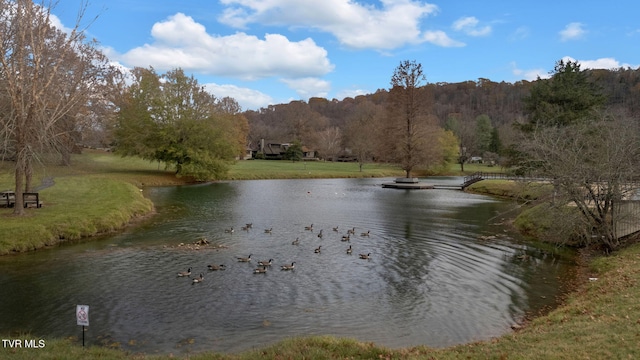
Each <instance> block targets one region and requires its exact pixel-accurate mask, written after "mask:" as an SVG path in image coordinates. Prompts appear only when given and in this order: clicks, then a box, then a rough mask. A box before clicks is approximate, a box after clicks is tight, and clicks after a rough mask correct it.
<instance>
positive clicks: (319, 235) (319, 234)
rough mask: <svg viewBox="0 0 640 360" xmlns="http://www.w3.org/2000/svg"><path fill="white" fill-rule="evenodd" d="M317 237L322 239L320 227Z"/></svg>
mask: <svg viewBox="0 0 640 360" xmlns="http://www.w3.org/2000/svg"><path fill="white" fill-rule="evenodd" d="M318 237H319V238H320V239H322V229H320V232H319V233H318Z"/></svg>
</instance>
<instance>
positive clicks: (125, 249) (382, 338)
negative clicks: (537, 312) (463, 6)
mask: <svg viewBox="0 0 640 360" xmlns="http://www.w3.org/2000/svg"><path fill="white" fill-rule="evenodd" d="M447 181H448V180H447ZM381 182H382V181H381V180H379V179H351V180H344V179H335V180H310V181H290V180H280V181H247V182H231V183H225V184H209V185H201V186H196V187H176V188H162V189H153V191H149V192H147V193H148V194H150V196H152V197H153V199H154V202H156V204H158V208H159V209H160V211H161V213H160V214H159V215H158V216H157V217H156V218H155V219H152V220H151V221H150V222H148V223H145V224H144V225H143V226H140V227H138V228H135V229H131V230H130V231H127V232H126V233H123V234H119V235H116V236H112V237H108V238H105V240H103V241H96V242H93V243H84V244H79V245H76V246H68V247H61V248H59V249H54V250H51V251H47V252H40V253H38V254H35V256H31V257H29V256H30V255H26V256H17V257H15V259H16V261H14V262H9V261H3V260H4V259H0V270H1V271H0V274H3V275H2V276H1V277H0V286H2V288H3V291H4V289H7V291H9V292H11V293H15V294H16V297H18V298H19V301H18V300H15V299H14V300H12V299H8V298H7V297H2V298H0V318H2V319H3V321H2V322H0V331H2V330H4V331H8V330H10V329H15V328H18V327H29V328H30V329H36V330H37V331H36V333H39V332H42V333H44V334H45V335H47V336H69V335H70V334H75V333H77V328H76V326H75V323H74V322H73V321H70V320H69V319H70V318H71V319H72V318H73V311H74V308H75V305H76V304H81V303H82V304H89V305H90V306H91V311H90V318H91V320H90V321H91V327H90V334H91V335H92V336H93V338H97V337H98V336H99V335H104V336H107V335H108V336H109V337H108V338H109V339H112V340H113V341H117V342H120V343H121V344H122V345H123V346H124V347H125V348H128V349H131V350H133V351H148V352H158V351H159V352H173V351H187V350H190V351H196V350H204V349H210V350H215V351H222V352H227V351H238V350H243V349H246V348H248V347H253V346H260V345H263V344H268V343H272V342H274V341H277V340H280V339H282V338H286V337H290V336H299V335H315V334H332V335H338V336H348V337H353V338H356V339H360V340H363V341H375V342H378V343H380V344H381V345H385V346H391V347H403V346H412V345H420V344H425V345H429V346H446V345H450V344H454V343H460V342H467V341H472V340H475V339H482V338H488V337H491V336H494V335H497V334H500V333H502V332H504V331H506V329H508V326H509V325H510V324H511V323H512V322H513V321H514V320H515V319H516V318H517V317H518V316H519V315H521V314H522V313H523V312H524V311H526V310H528V308H527V306H528V304H529V300H528V299H529V298H531V296H532V295H531V289H530V288H529V287H528V286H527V279H528V278H531V276H532V274H533V273H534V272H542V273H544V272H547V273H546V275H543V276H549V277H550V278H557V275H558V273H559V272H561V271H562V269H560V268H558V265H557V263H555V264H554V265H551V263H550V261H548V260H546V259H544V258H542V257H541V258H540V259H539V260H538V261H539V262H538V263H537V265H536V266H527V264H522V263H519V262H517V261H513V259H514V258H516V255H515V254H517V253H518V252H520V251H523V247H524V248H525V249H526V247H525V246H524V245H522V244H515V243H513V242H510V240H509V238H508V237H503V238H500V239H496V240H492V241H478V240H477V238H478V237H479V236H480V235H483V234H486V233H487V232H488V231H492V229H494V228H490V227H488V225H487V223H489V220H490V219H491V218H493V217H495V216H496V213H497V212H499V211H501V209H502V210H504V209H506V208H507V207H508V206H509V205H508V204H505V203H502V202H499V201H495V200H492V199H490V198H487V197H482V196H477V195H471V194H465V193H462V192H452V191H418V192H409V191H396V190H389V189H382V188H381V187H380V186H379V183H381ZM162 209H168V210H169V213H168V215H167V214H163V213H162ZM249 222H251V223H253V228H252V229H250V230H249V231H243V230H240V228H241V226H243V225H244V224H246V223H249ZM312 223H313V229H314V230H313V231H307V230H304V227H305V226H309V225H310V224H312ZM231 226H233V227H234V228H235V232H234V233H233V234H229V233H225V232H224V229H226V228H229V227H231ZM336 226H338V231H333V230H332V229H333V227H336ZM354 227H355V234H353V235H351V237H350V241H349V242H346V241H341V238H342V236H343V235H347V230H348V229H352V228H354ZM268 228H273V231H272V233H271V234H267V233H265V232H264V229H268ZM321 229H322V230H323V235H324V236H323V237H322V238H319V237H318V236H317V234H318V232H319V231H320V230H321ZM496 230H499V229H496ZM367 231H370V235H369V236H361V235H360V234H361V233H362V232H367ZM199 237H206V238H207V239H209V240H210V241H211V242H212V244H213V245H212V246H210V247H206V246H205V247H202V248H201V249H200V250H190V249H185V248H183V247H178V246H177V244H179V243H190V242H193V241H195V240H196V239H197V238H199ZM296 238H298V239H299V242H300V244H299V245H297V246H295V245H291V242H292V241H293V240H295V239H296ZM219 245H223V247H218V246H219ZM349 245H351V246H352V247H353V254H351V255H349V254H347V253H346V248H347V247H348V246H349ZM318 246H321V250H322V251H321V253H319V254H316V253H314V249H315V248H317V247H318ZM359 253H364V254H368V253H370V254H371V259H370V260H362V259H360V258H359V257H358V254H359ZM249 254H252V259H253V261H252V262H251V263H240V262H237V261H236V257H239V256H242V257H246V256H248V255H249ZM268 259H274V261H273V265H272V266H271V268H270V269H269V270H268V271H267V273H266V274H254V273H253V270H254V269H255V268H256V267H257V261H258V260H268ZM293 261H295V262H296V268H295V270H293V271H280V265H283V264H290V263H291V262H293ZM208 264H225V265H226V268H227V269H226V270H224V271H209V270H208V269H207V267H206V266H207V265H208ZM546 264H549V265H548V266H547V265H546ZM189 267H192V268H193V270H192V273H193V275H194V276H197V275H198V274H200V273H203V274H204V277H205V280H204V282H203V283H200V284H195V285H193V284H192V283H191V279H190V278H179V277H177V276H176V274H177V272H179V271H183V270H186V269H187V268H189ZM25 274H26V276H25ZM25 278H26V279H25ZM546 291H551V292H553V291H554V289H553V288H551V289H546ZM539 295H540V294H536V297H538V296H539ZM550 297H552V296H550ZM43 298H46V299H47V301H42V299H43ZM29 299H36V300H34V301H30V300H29ZM25 305H26V306H28V307H29V308H30V309H31V311H35V312H37V313H39V314H43V316H41V317H38V318H37V319H32V321H30V322H27V321H25V320H24V318H27V317H26V316H24V315H23V316H21V315H20V314H21V313H22V314H23V313H24V311H23V310H22V307H21V306H25ZM4 319H8V320H7V321H4ZM130 340H135V342H133V343H134V344H135V345H125V344H129V341H130ZM176 349H180V350H176Z"/></svg>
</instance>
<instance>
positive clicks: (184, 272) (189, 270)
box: [178, 268, 191, 277]
mask: <svg viewBox="0 0 640 360" xmlns="http://www.w3.org/2000/svg"><path fill="white" fill-rule="evenodd" d="M189 275H191V268H189V269H188V270H187V271H180V272H179V273H178V277H184V276H189Z"/></svg>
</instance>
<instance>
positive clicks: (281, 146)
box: [251, 139, 316, 160]
mask: <svg viewBox="0 0 640 360" xmlns="http://www.w3.org/2000/svg"><path fill="white" fill-rule="evenodd" d="M290 146H291V143H288V142H279V141H268V140H264V139H262V140H260V144H259V145H258V147H257V148H254V149H252V151H251V152H252V155H253V158H254V159H255V158H256V157H257V154H258V153H262V154H263V156H264V159H269V160H281V159H283V158H284V154H285V153H286V152H287V150H288V149H289V147H290ZM315 156H316V152H315V150H312V149H311V148H309V147H307V146H304V145H303V146H302V158H303V160H314V159H315Z"/></svg>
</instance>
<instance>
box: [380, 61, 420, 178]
mask: <svg viewBox="0 0 640 360" xmlns="http://www.w3.org/2000/svg"><path fill="white" fill-rule="evenodd" d="M425 80H426V77H425V75H424V73H423V71H422V64H418V63H416V62H415V61H408V60H407V61H403V62H401V63H400V65H398V67H397V68H396V69H395V71H394V73H393V76H392V77H391V86H392V88H391V91H390V100H389V103H388V104H387V109H388V122H387V124H386V126H385V130H384V138H383V139H384V140H385V141H384V144H385V145H386V146H385V148H384V152H383V155H384V156H385V157H387V158H388V159H389V160H391V161H394V162H397V163H399V164H400V165H401V166H402V169H403V170H404V171H405V173H406V177H407V178H409V177H411V170H413V168H415V167H416V166H418V165H423V164H425V163H426V162H427V160H428V155H429V154H428V152H427V150H428V147H429V136H428V128H429V126H427V125H428V124H427V121H428V117H427V116H426V115H427V114H426V110H425V109H424V103H423V102H421V101H420V98H419V88H420V86H421V85H422V83H423V82H424V81H425Z"/></svg>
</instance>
